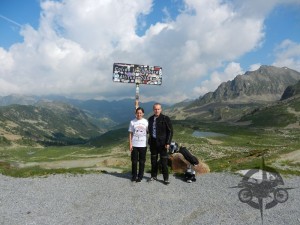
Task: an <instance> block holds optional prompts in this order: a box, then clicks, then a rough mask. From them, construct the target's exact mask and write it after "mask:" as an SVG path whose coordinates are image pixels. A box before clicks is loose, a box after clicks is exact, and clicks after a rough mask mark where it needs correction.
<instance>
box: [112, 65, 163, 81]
mask: <svg viewBox="0 0 300 225" xmlns="http://www.w3.org/2000/svg"><path fill="white" fill-rule="evenodd" d="M113 81H114V82H121V83H135V84H152V85H161V83H162V68H161V67H160V66H148V65H136V64H126V63H114V65H113Z"/></svg>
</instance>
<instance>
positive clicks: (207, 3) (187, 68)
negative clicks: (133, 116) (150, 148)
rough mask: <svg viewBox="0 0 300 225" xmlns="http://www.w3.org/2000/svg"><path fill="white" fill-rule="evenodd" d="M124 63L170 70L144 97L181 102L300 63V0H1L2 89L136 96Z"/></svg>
mask: <svg viewBox="0 0 300 225" xmlns="http://www.w3.org/2000/svg"><path fill="white" fill-rule="evenodd" d="M114 62H124V63H133V64H147V65H157V66H161V67H162V68H163V84H162V86H146V85H145V86H142V87H140V94H141V101H150V100H153V101H161V102H163V103H176V102H179V101H181V100H185V99H194V98H198V97H199V96H201V95H203V94H205V93H207V92H208V91H214V90H215V89H216V88H217V87H218V86H219V85H220V84H221V83H222V82H226V81H228V80H232V79H234V77H235V76H236V75H238V74H243V73H245V72H246V71H248V70H255V69H257V68H258V67H259V66H260V65H274V66H278V67H283V66H287V67H289V68H291V69H294V70H297V71H300V1H299V0H285V1H281V0H270V1H263V2H262V1H260V0H244V1H238V0H226V1H221V0H201V1H200V0H164V1H162V0H155V1H152V0H144V1H140V0H131V1H129V0H111V1H98V0H88V1H81V0H63V1H50V0H44V1H40V0H22V1H20V0H0V95H1V96H4V95H9V94H26V95H31V94H35V95H44V94H61V95H65V96H68V97H74V98H96V99H108V100H114V99H121V98H128V97H129V98H131V97H134V94H135V86H134V85H130V84H119V83H113V82H112V79H111V78H112V65H113V63H114Z"/></svg>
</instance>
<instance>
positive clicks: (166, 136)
mask: <svg viewBox="0 0 300 225" xmlns="http://www.w3.org/2000/svg"><path fill="white" fill-rule="evenodd" d="M153 121H154V115H153V116H151V117H149V119H148V123H149V125H148V129H149V144H150V143H151V139H152V138H153V134H152V132H153ZM172 137H173V127H172V123H171V120H170V118H169V117H168V116H166V115H163V114H160V115H159V117H157V118H156V142H157V145H160V146H164V145H170V144H171V141H172Z"/></svg>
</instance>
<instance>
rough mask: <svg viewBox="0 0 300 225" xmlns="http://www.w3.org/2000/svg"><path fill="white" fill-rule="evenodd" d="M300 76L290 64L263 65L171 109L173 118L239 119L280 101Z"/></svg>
mask: <svg viewBox="0 0 300 225" xmlns="http://www.w3.org/2000/svg"><path fill="white" fill-rule="evenodd" d="M299 80H300V73H299V72H297V71H295V70H291V69H289V68H287V67H283V68H279V67H275V66H261V67H260V68H259V69H258V70H256V71H250V72H246V73H245V74H244V75H238V76H236V77H235V78H234V79H233V80H231V81H227V82H223V83H221V84H220V85H219V87H218V88H217V89H216V90H215V91H214V92H208V93H207V94H205V95H204V96H201V97H199V98H198V99H196V100H195V101H192V102H191V103H190V104H187V105H183V106H182V107H176V108H173V109H172V110H169V111H168V114H169V115H171V116H172V118H173V119H198V120H205V121H237V120H239V119H240V118H241V117H243V116H244V115H247V114H248V113H251V112H252V111H253V110H255V109H257V108H260V107H264V106H266V105H269V104H273V103H276V102H277V101H279V100H280V99H281V97H282V95H283V93H284V92H285V90H286V88H287V87H289V86H291V85H295V84H296V83H297V82H298V81H299Z"/></svg>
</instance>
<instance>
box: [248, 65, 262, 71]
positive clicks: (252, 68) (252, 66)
mask: <svg viewBox="0 0 300 225" xmlns="http://www.w3.org/2000/svg"><path fill="white" fill-rule="evenodd" d="M260 66H261V64H260V63H256V64H252V65H250V67H249V71H254V70H257V69H258V68H259V67H260Z"/></svg>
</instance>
